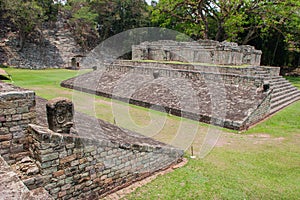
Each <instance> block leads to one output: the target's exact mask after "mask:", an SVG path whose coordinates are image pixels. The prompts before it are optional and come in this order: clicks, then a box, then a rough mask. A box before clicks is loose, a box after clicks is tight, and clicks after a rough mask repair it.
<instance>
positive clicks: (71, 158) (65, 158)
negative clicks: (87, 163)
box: [59, 154, 77, 164]
mask: <svg viewBox="0 0 300 200" xmlns="http://www.w3.org/2000/svg"><path fill="white" fill-rule="evenodd" d="M76 158H77V155H76V154H72V155H70V156H67V157H64V158H61V159H60V160H59V163H60V164H64V163H67V162H71V161H73V160H75V159H76Z"/></svg>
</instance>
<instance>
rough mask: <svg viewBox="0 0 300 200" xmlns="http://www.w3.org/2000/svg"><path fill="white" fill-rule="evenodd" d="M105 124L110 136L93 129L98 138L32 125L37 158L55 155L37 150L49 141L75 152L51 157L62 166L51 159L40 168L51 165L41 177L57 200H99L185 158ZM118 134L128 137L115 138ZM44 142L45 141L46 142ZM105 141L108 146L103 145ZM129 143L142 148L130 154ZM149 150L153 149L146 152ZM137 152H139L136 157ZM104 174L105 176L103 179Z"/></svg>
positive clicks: (40, 164) (156, 143)
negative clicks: (94, 189) (79, 199)
mask: <svg viewBox="0 0 300 200" xmlns="http://www.w3.org/2000/svg"><path fill="white" fill-rule="evenodd" d="M38 102H40V100H39V101H38ZM82 120H83V121H81V122H89V121H91V118H90V117H87V116H86V115H83V114H82ZM77 122H78V121H77ZM99 122H101V120H99ZM101 123H102V124H103V127H102V128H104V127H105V129H106V130H107V132H105V133H103V132H98V131H99V130H97V129H94V130H93V128H92V127H90V129H91V132H90V133H89V134H94V135H84V136H83V135H81V134H77V135H75V134H58V133H54V132H52V131H50V130H49V129H47V128H45V127H40V126H36V125H30V132H29V134H30V135H31V138H33V140H32V141H31V143H30V145H29V146H30V148H32V149H31V151H32V152H34V154H35V155H34V157H43V156H47V155H52V154H45V155H41V154H40V152H39V151H34V150H33V149H35V148H39V147H40V144H39V143H41V142H43V143H45V141H46V142H47V143H49V144H53V143H54V141H55V143H56V144H57V145H59V146H60V148H62V149H63V152H65V151H71V152H73V154H71V155H68V156H62V157H60V156H56V155H55V156H54V157H51V159H53V158H54V160H52V161H51V162H54V161H56V163H58V164H57V165H55V166H53V165H52V164H49V165H48V163H49V161H47V160H50V158H49V157H45V158H43V159H40V162H41V163H39V164H38V166H43V165H44V164H47V166H45V165H44V167H45V168H42V171H41V174H42V176H44V180H46V179H47V180H48V181H46V182H45V185H44V186H45V189H47V190H48V191H49V192H50V193H51V195H52V196H53V197H55V198H58V199H65V198H72V197H74V198H81V196H80V195H83V194H84V196H85V198H87V197H88V198H92V197H93V198H94V197H95V198H96V197H97V196H102V195H105V194H106V193H109V192H112V191H114V190H117V189H118V188H119V187H122V185H128V184H130V183H132V182H133V181H135V180H139V179H142V178H143V177H145V176H146V175H145V174H146V173H145V171H146V172H147V174H148V175H147V176H149V175H150V174H151V172H154V171H157V170H160V169H163V168H166V167H168V166H170V165H172V164H173V163H176V162H177V161H178V159H180V158H181V156H182V155H183V151H181V150H178V149H175V148H173V147H171V146H168V145H165V144H163V143H160V142H157V141H154V140H152V139H150V138H146V137H144V136H140V135H137V134H135V133H130V134H129V132H124V130H123V129H119V128H118V127H115V126H113V125H110V124H107V123H104V122H101ZM110 128H111V130H110ZM75 131H76V130H75ZM116 131H117V132H118V133H119V134H124V136H126V137H118V138H119V139H118V138H115V137H114V134H115V132H116ZM122 131H123V133H122ZM101 134H103V135H101ZM47 135H48V136H47ZM46 136H47V137H46ZM56 137H59V138H61V140H56ZM43 138H45V139H44V140H43ZM77 140H81V142H80V143H82V145H76V144H75V143H77V142H78V141H77ZM104 140H105V141H106V142H103V141H104ZM112 140H113V141H112ZM129 140H131V141H129ZM125 141H126V142H125ZM57 142H58V143H57ZM119 142H121V143H119ZM129 142H130V143H131V142H138V144H136V145H131V147H129V148H127V149H126V150H125V149H123V148H121V144H122V143H129ZM153 145H154V146H153ZM51 146H52V145H48V148H50V149H51ZM145 146H153V147H152V148H148V147H147V148H144V147H145ZM137 147H138V148H137ZM155 148H158V149H164V151H160V152H157V153H153V151H152V149H155ZM104 149H105V151H106V152H107V154H105V155H104V154H103V156H101V155H102V154H101V153H97V150H101V151H104ZM133 150H134V151H135V153H134V154H133V152H132V151H133ZM44 151H47V149H44ZM124 157H130V160H131V162H129V160H126V159H123V158H124ZM141 158H143V159H141ZM153 161H155V162H153ZM126 163H127V164H126ZM125 166H127V168H125ZM104 174H105V176H103V175H104ZM100 177H101V178H100ZM122 178H123V179H122ZM121 179H122V181H121ZM116 183H117V184H116ZM93 188H98V189H97V192H96V193H93V194H92V193H91V190H92V189H93ZM74 191H76V192H74ZM79 191H80V192H79ZM93 195H95V196H93Z"/></svg>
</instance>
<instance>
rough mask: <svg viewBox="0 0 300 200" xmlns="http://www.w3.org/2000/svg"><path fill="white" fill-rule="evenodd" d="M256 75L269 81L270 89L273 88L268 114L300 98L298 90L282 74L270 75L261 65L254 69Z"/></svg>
mask: <svg viewBox="0 0 300 200" xmlns="http://www.w3.org/2000/svg"><path fill="white" fill-rule="evenodd" d="M256 75H257V76H260V77H263V78H265V80H266V81H268V82H269V83H270V89H272V90H273V92H272V96H271V110H270V114H273V113H275V112H277V111H279V110H281V109H283V108H284V107H286V106H288V105H290V104H291V103H293V102H295V101H298V100H300V90H298V89H297V88H296V87H294V86H293V85H292V84H291V83H290V82H289V81H288V80H286V79H285V78H283V77H282V76H280V75H277V76H270V75H269V73H268V72H267V71H266V70H265V69H264V68H263V67H259V68H257V69H256Z"/></svg>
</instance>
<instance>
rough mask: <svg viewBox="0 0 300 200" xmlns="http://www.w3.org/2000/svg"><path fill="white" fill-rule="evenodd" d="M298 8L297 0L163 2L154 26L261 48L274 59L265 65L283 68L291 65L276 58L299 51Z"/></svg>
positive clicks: (159, 4) (155, 14) (197, 37)
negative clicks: (291, 48)
mask: <svg viewBox="0 0 300 200" xmlns="http://www.w3.org/2000/svg"><path fill="white" fill-rule="evenodd" d="M299 8H300V1H298V0H272V1H270V0H261V1H258V0H231V1H228V0H160V1H159V3H158V4H157V6H156V7H155V9H154V10H153V12H152V22H153V23H155V24H156V25H158V26H162V27H166V28H170V29H174V30H178V31H180V32H183V33H185V34H187V35H189V36H190V37H192V38H194V39H200V38H202V39H214V40H218V41H222V40H228V41H232V42H237V43H239V44H252V45H254V46H256V47H259V46H260V49H262V50H263V53H264V54H265V55H268V56H271V59H263V64H272V65H281V64H288V63H287V61H285V62H281V63H279V62H277V61H276V55H278V54H281V55H282V56H283V55H286V54H287V51H289V50H288V48H290V47H289V46H291V45H292V46H293V48H294V49H297V48H298V50H299V47H300V46H299V35H300V32H299V31H300V11H299ZM274 38H275V39H274ZM262 41H263V42H262ZM266 41H270V43H267V42H266ZM273 44H275V46H274V45H273ZM271 48H272V49H271ZM282 49H283V50H284V51H281V52H280V51H279V50H282ZM267 60H268V61H267Z"/></svg>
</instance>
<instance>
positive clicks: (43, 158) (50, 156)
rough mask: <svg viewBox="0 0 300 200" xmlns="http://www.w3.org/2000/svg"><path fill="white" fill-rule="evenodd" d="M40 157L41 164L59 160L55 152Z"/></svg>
mask: <svg viewBox="0 0 300 200" xmlns="http://www.w3.org/2000/svg"><path fill="white" fill-rule="evenodd" d="M39 157H40V161H41V162H46V161H51V160H55V159H57V158H58V153H57V152H54V153H50V154H45V155H39Z"/></svg>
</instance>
